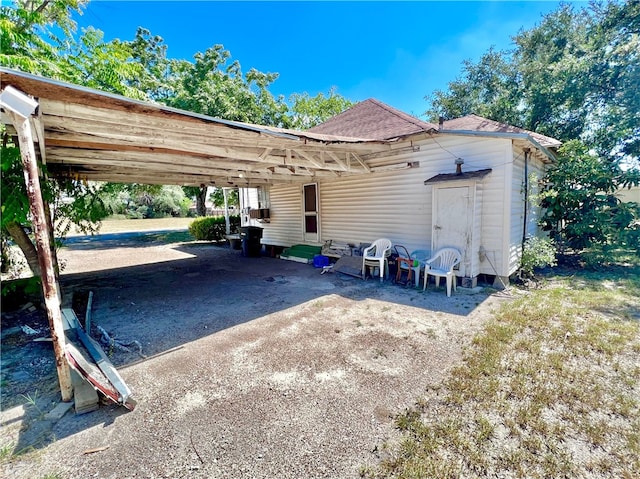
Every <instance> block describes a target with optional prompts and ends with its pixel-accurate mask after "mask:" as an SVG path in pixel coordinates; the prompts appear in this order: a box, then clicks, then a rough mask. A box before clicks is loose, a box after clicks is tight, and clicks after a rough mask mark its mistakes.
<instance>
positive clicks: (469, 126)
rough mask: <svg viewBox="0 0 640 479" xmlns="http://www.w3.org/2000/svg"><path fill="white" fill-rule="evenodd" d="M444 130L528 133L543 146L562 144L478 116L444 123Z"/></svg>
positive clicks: (538, 134)
mask: <svg viewBox="0 0 640 479" xmlns="http://www.w3.org/2000/svg"><path fill="white" fill-rule="evenodd" d="M443 130H453V131H487V132H492V133H526V134H528V135H530V136H531V137H532V138H533V139H534V140H536V141H537V142H538V143H540V144H541V145H542V146H545V147H551V148H556V147H558V146H560V145H561V144H562V143H561V142H560V141H558V140H556V139H555V138H551V137H549V136H545V135H541V134H540V133H536V132H534V131H529V130H525V129H523V128H518V127H517V126H511V125H507V124H506V123H500V122H497V121H493V120H489V119H488V118H483V117H481V116H478V115H467V116H463V117H461V118H456V119H455V120H448V121H445V122H444V125H443Z"/></svg>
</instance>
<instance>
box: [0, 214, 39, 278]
mask: <svg viewBox="0 0 640 479" xmlns="http://www.w3.org/2000/svg"><path fill="white" fill-rule="evenodd" d="M6 228H7V231H8V232H9V234H10V235H11V237H12V238H13V241H15V243H16V244H17V245H18V247H19V248H20V249H21V250H22V253H23V254H24V257H25V258H26V259H27V264H28V265H29V268H31V272H32V273H33V274H34V275H35V276H40V264H39V263H38V252H37V251H36V247H35V246H34V244H33V242H32V241H31V238H29V235H28V234H27V232H26V231H25V230H24V228H23V227H22V225H21V224H19V223H17V222H15V221H11V222H10V223H8V224H7V226H6Z"/></svg>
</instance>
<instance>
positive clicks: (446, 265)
mask: <svg viewBox="0 0 640 479" xmlns="http://www.w3.org/2000/svg"><path fill="white" fill-rule="evenodd" d="M461 260H462V254H461V253H460V251H458V250H457V249H455V248H442V249H440V250H438V251H437V252H436V254H435V255H433V257H432V258H431V259H429V260H428V261H427V263H429V264H432V263H436V264H437V265H438V268H439V269H441V270H444V271H451V270H453V268H454V267H455V266H456V265H457V264H458V263H460V261H461Z"/></svg>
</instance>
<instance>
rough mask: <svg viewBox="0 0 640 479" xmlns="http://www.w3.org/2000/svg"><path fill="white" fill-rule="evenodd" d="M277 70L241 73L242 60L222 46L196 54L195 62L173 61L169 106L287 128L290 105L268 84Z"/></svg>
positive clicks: (273, 79) (218, 116) (166, 101)
mask: <svg viewBox="0 0 640 479" xmlns="http://www.w3.org/2000/svg"><path fill="white" fill-rule="evenodd" d="M277 78H278V74H277V73H262V72H260V71H258V70H255V69H251V70H249V72H247V73H246V74H243V73H242V69H241V67H240V63H239V62H238V61H237V60H236V61H231V53H230V52H229V51H228V50H225V49H224V47H223V46H222V45H215V46H213V47H211V48H208V49H207V50H206V51H205V52H204V53H201V52H198V53H196V54H195V55H194V62H193V63H190V62H188V61H184V60H181V61H177V60H175V61H172V62H171V65H170V79H169V80H170V84H171V85H172V88H173V91H174V94H173V95H172V96H171V97H168V98H166V100H165V103H166V104H167V105H169V106H172V107H175V108H180V109H182V110H187V111H192V112H195V113H202V114H204V115H208V116H213V117H217V118H222V119H225V120H234V121H242V122H248V123H256V124H259V125H272V126H281V127H287V126H288V125H289V117H288V116H287V104H286V103H285V101H284V98H283V97H279V98H275V97H274V96H273V95H272V94H271V93H270V92H269V89H268V88H269V86H270V85H271V84H272V83H273V82H274V81H275V80H276V79H277Z"/></svg>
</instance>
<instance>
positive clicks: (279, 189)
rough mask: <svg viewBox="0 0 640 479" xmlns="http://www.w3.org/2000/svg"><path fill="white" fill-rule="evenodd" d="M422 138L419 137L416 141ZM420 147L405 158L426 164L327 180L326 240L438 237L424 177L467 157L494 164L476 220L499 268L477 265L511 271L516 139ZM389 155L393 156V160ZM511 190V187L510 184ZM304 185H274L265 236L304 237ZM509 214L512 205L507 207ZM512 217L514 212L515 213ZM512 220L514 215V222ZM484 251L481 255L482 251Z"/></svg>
mask: <svg viewBox="0 0 640 479" xmlns="http://www.w3.org/2000/svg"><path fill="white" fill-rule="evenodd" d="M415 144H416V143H414V145H415ZM419 146H420V151H417V152H415V153H409V154H405V155H404V156H403V157H402V160H403V161H404V160H406V161H419V162H420V166H419V167H417V168H409V169H403V170H395V171H387V172H378V173H371V174H365V175H357V176H347V177H344V178H337V179H335V180H325V181H323V182H321V183H319V186H318V193H319V196H320V231H321V235H322V237H321V242H324V241H326V240H330V239H332V240H336V241H341V242H348V243H354V244H359V243H361V242H362V243H370V242H372V241H374V240H375V239H377V238H380V237H387V238H389V239H390V240H391V241H393V243H394V244H402V245H404V246H406V247H407V249H408V250H409V251H411V250H413V249H429V248H430V245H431V227H432V225H431V221H432V188H433V187H432V186H430V185H427V186H425V185H424V181H425V180H426V179H429V178H431V177H433V176H435V175H437V174H440V173H453V172H454V171H455V165H454V161H455V158H457V157H461V158H463V159H464V161H465V163H464V165H463V170H464V171H473V170H479V169H484V168H492V169H493V171H492V173H491V174H489V175H488V176H486V177H485V178H484V179H483V180H481V183H478V200H479V202H478V204H477V206H478V207H479V208H481V211H480V214H479V216H478V217H479V218H480V219H481V222H480V223H479V224H477V225H474V229H476V231H478V232H477V233H476V231H474V236H476V235H477V237H478V238H479V239H478V242H476V241H475V239H474V246H473V248H474V249H475V248H476V247H477V248H479V247H480V245H482V246H483V247H484V248H485V250H486V251H487V255H488V257H489V258H490V261H491V263H493V265H494V266H495V267H496V269H497V271H496V270H494V269H493V267H492V266H491V265H490V264H489V261H483V262H480V263H479V264H478V263H477V262H476V261H475V260H474V261H473V268H472V269H473V270H474V272H479V273H486V274H500V275H506V273H505V272H504V271H503V270H504V268H503V264H505V262H504V261H503V260H502V258H506V255H503V253H502V252H503V250H504V248H505V247H506V246H507V242H508V238H509V232H508V231H507V232H505V231H504V227H505V221H504V218H505V211H506V212H508V211H509V202H510V201H511V188H505V182H507V181H511V179H510V178H511V177H510V175H508V174H506V173H505V171H508V169H509V168H510V166H511V160H512V153H511V141H510V140H505V139H490V138H489V139H488V138H477V137H455V136H443V137H438V138H437V143H436V142H435V141H432V140H423V141H422V142H420V143H419ZM387 163H389V162H388V161H387ZM505 190H506V191H505ZM301 202H302V193H301V186H300V185H297V186H277V185H275V186H272V187H271V222H270V223H268V224H262V225H261V226H263V227H264V228H265V229H264V233H263V243H267V244H268V243H269V241H271V242H272V243H273V244H286V245H290V244H296V243H300V242H302V208H301ZM506 214H507V215H508V214H509V213H506ZM507 218H508V216H507ZM508 223H509V222H508ZM477 253H478V252H477V251H474V252H473V255H474V257H475V255H477Z"/></svg>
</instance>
